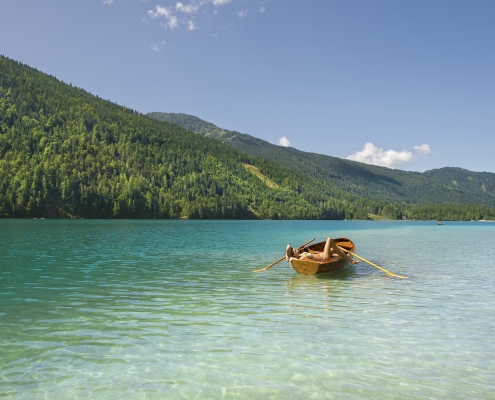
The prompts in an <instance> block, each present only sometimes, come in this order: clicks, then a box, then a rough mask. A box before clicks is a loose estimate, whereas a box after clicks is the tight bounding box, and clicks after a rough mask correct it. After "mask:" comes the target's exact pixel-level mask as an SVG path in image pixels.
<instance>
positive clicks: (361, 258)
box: [338, 246, 408, 278]
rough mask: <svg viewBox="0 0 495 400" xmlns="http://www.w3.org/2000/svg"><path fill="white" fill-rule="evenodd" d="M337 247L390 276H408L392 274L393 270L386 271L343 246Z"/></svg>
mask: <svg viewBox="0 0 495 400" xmlns="http://www.w3.org/2000/svg"><path fill="white" fill-rule="evenodd" d="M338 248H339V249H341V250H343V251H345V252H347V253H348V254H351V255H353V256H354V257H357V258H359V259H360V260H363V261H364V262H365V263H368V264H369V265H371V266H373V267H375V268H378V269H379V270H381V271H383V272H385V273H387V274H388V275H390V276H396V277H397V278H408V277H407V276H402V275H397V274H394V273H393V272H390V271H387V270H386V269H385V268H382V267H379V266H378V265H376V264H373V263H372V262H371V261H368V260H366V259H365V258H363V257H360V256H358V255H357V254H356V253H351V252H350V251H349V250H346V249H344V248H342V247H340V246H338Z"/></svg>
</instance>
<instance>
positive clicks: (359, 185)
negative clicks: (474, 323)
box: [148, 112, 495, 207]
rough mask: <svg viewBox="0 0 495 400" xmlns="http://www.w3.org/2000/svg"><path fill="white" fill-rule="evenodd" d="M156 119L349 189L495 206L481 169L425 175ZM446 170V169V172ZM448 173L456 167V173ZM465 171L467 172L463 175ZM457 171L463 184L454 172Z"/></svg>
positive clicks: (493, 186)
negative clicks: (462, 172) (477, 170)
mask: <svg viewBox="0 0 495 400" xmlns="http://www.w3.org/2000/svg"><path fill="white" fill-rule="evenodd" d="M148 115H149V116H150V117H152V118H156V119H158V120H161V121H168V122H172V123H174V124H178V125H180V126H182V127H184V128H186V129H188V130H191V131H193V132H197V133H200V134H201V135H204V136H209V137H213V138H215V139H217V140H220V141H221V142H223V143H227V144H230V145H232V146H233V147H235V148H237V149H239V150H241V151H244V152H246V153H248V154H250V155H253V156H256V157H264V158H266V159H269V160H271V161H274V162H276V163H277V164H279V165H283V166H285V167H287V168H291V169H292V170H294V171H297V172H299V173H303V174H305V175H308V176H311V177H314V178H317V179H319V180H323V181H325V182H327V183H328V184H330V185H332V186H335V187H337V188H339V189H342V190H344V191H346V192H348V193H352V194H356V195H359V196H365V197H368V196H371V197H376V198H379V199H382V200H385V201H391V202H400V203H408V204H431V203H435V204H441V203H453V204H477V205H486V206H489V207H493V206H495V174H491V173H476V172H470V171H466V170H461V169H460V168H457V169H456V168H451V169H441V170H435V171H436V172H435V171H429V172H425V173H423V174H420V173H415V172H406V171H400V170H393V169H390V168H385V167H378V166H374V165H368V164H363V163H358V162H354V161H350V160H344V159H341V158H337V157H331V156H325V155H321V154H315V153H307V152H303V151H300V150H296V149H294V148H290V147H289V148H287V147H282V146H276V145H273V144H271V143H269V142H266V141H264V140H261V139H258V138H255V137H253V136H250V135H246V134H242V133H239V132H236V131H228V130H223V129H221V128H219V127H217V126H215V125H213V124H211V123H209V122H205V121H202V120H201V119H199V118H197V117H194V116H191V115H186V114H174V113H158V112H154V113H150V114H148ZM443 170H445V172H442V171H443ZM447 171H451V172H450V173H449V172H447ZM459 171H464V172H465V173H466V174H461V173H460V172H459ZM454 172H455V177H457V183H456V184H454V183H453V181H455V179H453V178H452V174H454Z"/></svg>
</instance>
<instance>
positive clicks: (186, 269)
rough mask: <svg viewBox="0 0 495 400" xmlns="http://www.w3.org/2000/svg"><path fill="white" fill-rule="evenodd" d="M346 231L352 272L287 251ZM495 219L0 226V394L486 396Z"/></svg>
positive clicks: (491, 367) (491, 394) (494, 330)
mask: <svg viewBox="0 0 495 400" xmlns="http://www.w3.org/2000/svg"><path fill="white" fill-rule="evenodd" d="M327 236H333V237H338V236H348V237H350V238H351V239H353V240H354V242H355V243H356V244H357V250H356V253H357V254H359V255H360V256H362V257H365V258H366V259H368V260H370V261H372V262H374V263H375V264H377V265H379V266H381V267H383V268H386V269H387V270H390V271H392V272H394V273H397V274H401V275H407V276H409V279H399V278H393V277H390V276H388V275H386V274H385V273H383V272H381V271H379V270H378V269H376V268H374V267H372V266H370V265H368V264H366V263H364V262H361V263H359V264H357V265H356V266H355V267H354V268H353V269H351V270H350V271H349V272H347V273H338V274H337V275H320V276H303V275H298V274H297V273H296V272H295V271H294V270H293V269H292V268H291V267H290V266H289V265H288V264H287V263H286V262H285V261H284V262H281V263H279V264H277V265H275V266H274V267H272V268H271V269H269V270H268V271H266V272H261V273H253V272H252V270H254V269H259V268H262V267H264V266H266V265H268V264H270V263H271V262H273V261H275V260H277V259H278V258H280V257H281V256H282V255H283V254H284V250H285V246H286V245H287V243H291V244H292V245H294V246H297V245H300V244H302V243H304V242H306V241H308V240H309V239H312V238H316V239H317V240H324V239H325V238H326V237H327ZM494 249H495V223H483V222H472V223H451V222H446V223H445V225H444V226H438V225H437V224H436V223H435V222H412V221H411V222H371V221H330V222H328V221H91V220H84V221H61V220H24V221H21V220H0V397H5V398H18V399H24V398H26V399H31V398H35V399H36V398H39V399H45V398H47V399H64V398H84V399H104V398H108V399H118V398H133V399H147V398H150V399H159V398H174V399H181V398H184V399H210V398H211V399H256V398H259V399H287V398H289V399H290V398H293V399H309V398H312V399H326V398H343V397H346V398H363V399H365V398H376V399H385V398H391V399H397V398H406V399H407V398H410V399H438V398H451V399H474V398H476V399H494V398H495V277H494V268H495V253H494V251H495V250H494Z"/></svg>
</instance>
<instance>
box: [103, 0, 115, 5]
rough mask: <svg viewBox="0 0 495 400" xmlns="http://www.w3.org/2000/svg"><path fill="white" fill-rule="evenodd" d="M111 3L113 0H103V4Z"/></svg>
mask: <svg viewBox="0 0 495 400" xmlns="http://www.w3.org/2000/svg"><path fill="white" fill-rule="evenodd" d="M112 3H113V0H103V4H106V5H108V4H112Z"/></svg>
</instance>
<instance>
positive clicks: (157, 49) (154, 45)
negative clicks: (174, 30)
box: [150, 40, 166, 53]
mask: <svg viewBox="0 0 495 400" xmlns="http://www.w3.org/2000/svg"><path fill="white" fill-rule="evenodd" d="M165 44H166V43H165V40H164V41H162V42H160V43H151V46H150V48H151V50H152V51H154V52H155V53H159V52H160V51H162V49H163V48H164V47H165Z"/></svg>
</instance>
